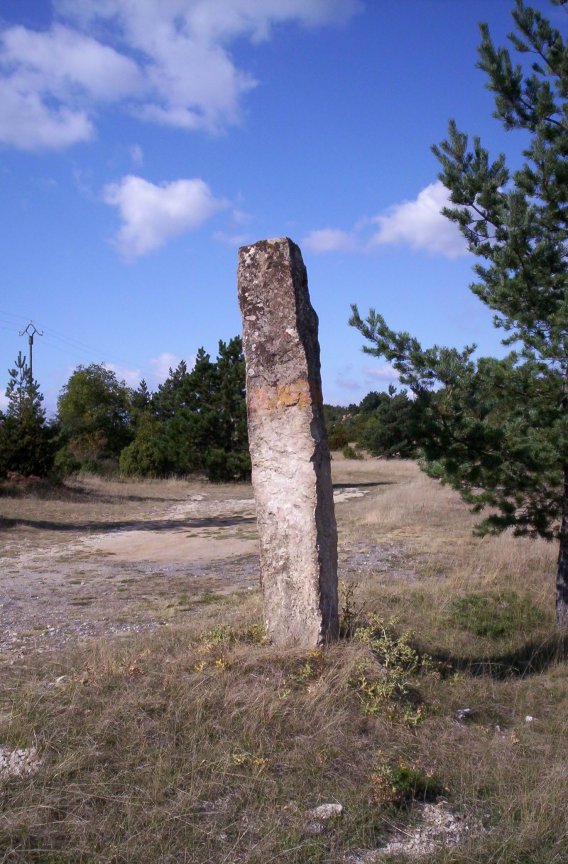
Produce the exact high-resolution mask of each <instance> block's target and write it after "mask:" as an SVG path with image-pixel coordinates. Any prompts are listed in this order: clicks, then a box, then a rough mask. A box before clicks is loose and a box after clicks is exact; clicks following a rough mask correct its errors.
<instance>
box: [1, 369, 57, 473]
mask: <svg viewBox="0 0 568 864" xmlns="http://www.w3.org/2000/svg"><path fill="white" fill-rule="evenodd" d="M9 376H10V379H9V382H8V387H7V389H6V396H7V398H8V406H7V408H6V412H5V413H4V414H1V415H0V474H6V472H8V471H15V472H17V473H19V474H24V475H26V476H29V475H32V474H35V475H38V476H45V475H46V474H48V473H49V471H50V469H51V466H52V459H53V448H52V443H51V440H50V438H51V436H50V430H49V428H48V426H47V424H46V420H45V411H44V409H43V406H42V403H43V396H42V394H41V393H40V391H39V386H38V383H37V381H34V380H33V379H32V376H31V374H30V369H29V366H28V365H27V362H26V358H25V357H23V356H22V353H21V352H20V353H19V354H18V357H17V359H16V362H15V366H14V368H13V369H10V370H9Z"/></svg>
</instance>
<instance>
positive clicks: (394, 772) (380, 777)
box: [369, 761, 444, 807]
mask: <svg viewBox="0 0 568 864" xmlns="http://www.w3.org/2000/svg"><path fill="white" fill-rule="evenodd" d="M369 782H370V785H371V794H370V796H369V803H370V804H394V805H395V806H398V807H401V806H404V805H405V804H409V803H410V802H411V801H432V800H433V799H435V798H437V797H438V795H441V794H442V792H443V791H444V787H443V785H442V783H441V782H440V781H439V780H438V779H437V778H436V777H435V776H434V774H433V773H432V772H430V771H424V770H423V769H422V768H420V767H418V766H417V765H411V764H409V763H408V762H405V761H402V762H399V764H398V765H395V766H394V768H393V767H390V766H389V765H387V764H386V763H382V764H380V765H379V767H378V768H377V770H376V771H374V772H373V773H372V774H371V776H370V778H369Z"/></svg>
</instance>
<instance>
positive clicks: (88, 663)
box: [0, 458, 568, 864]
mask: <svg viewBox="0 0 568 864" xmlns="http://www.w3.org/2000/svg"><path fill="white" fill-rule="evenodd" d="M334 469H335V470H336V472H337V471H338V470H341V472H342V473H341V475H340V476H341V480H342V483H345V482H350V483H352V484H353V485H356V484H362V485H361V488H367V489H369V490H370V491H368V492H367V494H366V495H365V496H363V497H362V498H354V499H351V500H350V501H348V502H347V503H346V504H345V505H342V506H341V508H339V509H338V517H339V528H340V538H341V541H342V546H345V545H346V544H347V546H354V547H355V548H364V549H368V550H372V549H374V550H377V560H379V561H384V562H388V561H391V562H392V563H391V564H390V565H389V564H388V563H385V564H384V566H382V565H381V566H378V567H377V566H376V565H375V566H374V565H371V564H369V565H365V564H364V563H362V564H361V566H360V567H359V568H358V570H357V571H356V572H355V573H352V574H351V575H350V579H349V582H348V583H346V584H344V586H343V588H342V601H341V605H342V619H343V627H342V631H343V634H344V636H343V638H342V639H341V641H340V642H339V643H338V644H336V645H334V646H331V647H329V648H326V649H323V650H317V651H309V652H306V651H293V650H290V651H286V652H276V651H275V650H274V649H273V648H271V647H270V646H269V645H266V644H264V642H263V628H262V625H261V614H260V607H259V596H258V594H257V593H256V592H250V591H249V592H244V593H236V594H233V595H232V596H231V598H230V602H227V597H221V596H217V597H216V596H215V594H212V595H210V596H207V602H198V600H197V598H196V599H195V600H194V601H192V600H189V602H187V603H185V604H184V611H183V612H182V611H180V612H178V613H176V616H175V617H174V618H172V619H170V623H169V626H166V627H162V628H161V629H160V630H158V631H154V632H153V633H139V634H132V635H130V636H127V637H122V638H118V637H115V638H113V639H110V638H109V639H105V640H104V641H102V640H101V641H95V642H93V641H91V642H89V643H87V644H86V645H85V646H84V647H81V646H77V647H75V648H69V649H67V650H64V651H57V652H47V653H43V654H38V655H31V654H28V655H27V657H26V658H25V662H20V661H19V662H18V663H17V664H12V665H10V658H9V656H4V657H3V658H0V660H1V662H2V670H1V671H2V678H3V681H4V686H3V689H2V694H1V697H0V700H1V702H0V747H4V748H23V747H36V748H37V751H38V754H39V757H40V759H41V762H40V765H39V768H38V770H37V772H36V773H35V774H25V775H22V776H20V777H14V776H13V777H9V778H4V779H3V780H1V781H0V784H1V785H0V802H1V803H0V850H1V851H0V860H3V861H6V862H21V864H24V862H25V864H30V862H41V864H51V862H58V864H59V862H72V864H79V862H81V864H83V862H88V864H103V862H104V864H108V862H116V864H118V862H136V864H146V862H147V864H154V862H156V861H163V862H172V864H173V862H176V864H177V862H180V861H186V862H188V864H189V862H191V864H213V862H215V864H217V862H222V861H234V862H247V864H249V862H253V864H254V862H257V864H260V862H265V861H270V860H276V861H283V862H287V864H344V862H348V861H350V860H353V861H355V860H357V859H356V858H355V857H353V856H357V855H358V856H359V857H360V858H361V857H362V855H363V853H365V854H368V855H370V853H371V850H377V849H379V848H382V847H384V846H385V845H386V844H387V843H388V842H389V841H390V842H392V841H393V839H395V838H396V839H397V840H399V841H403V840H405V839H406V840H408V838H409V837H410V836H414V832H415V831H417V830H418V828H419V826H420V825H421V824H422V821H423V818H424V816H425V811H424V810H423V809H422V808H423V806H424V802H425V801H426V802H430V805H432V806H434V807H435V808H440V810H439V812H440V813H441V814H442V816H443V815H444V814H448V813H451V814H454V816H455V818H456V819H457V818H459V819H460V820H461V822H460V824H466V825H467V826H469V830H468V831H464V833H463V834H462V835H460V837H461V839H460V842H459V844H456V845H455V846H452V845H451V844H450V843H449V842H448V843H447V844H445V841H444V840H442V839H439V842H438V846H437V848H436V849H435V851H434V852H432V853H431V855H430V857H428V858H426V859H425V860H427V861H428V864H449V862H452V864H472V862H473V864H504V862H511V864H560V862H563V861H564V860H565V858H566V856H568V833H567V832H566V830H565V827H564V821H565V820H564V811H563V807H564V800H565V796H566V793H567V792H568V781H567V777H568V771H567V765H566V758H565V752H564V751H565V732H566V728H565V727H566V721H565V718H566V711H567V707H568V689H567V686H566V675H565V662H564V653H563V651H564V647H563V641H562V639H561V638H560V637H555V636H553V635H552V634H553V630H554V620H553V614H552V606H553V604H552V586H551V585H550V582H549V579H548V577H547V571H548V569H549V568H550V565H551V561H552V560H553V555H554V550H553V548H552V547H551V545H550V544H547V543H546V542H545V541H543V540H531V539H529V538H513V537H512V536H510V535H502V536H501V537H494V538H483V539H482V538H478V537H474V536H473V535H472V532H471V528H472V524H473V520H472V516H471V515H470V514H469V512H468V510H467V507H466V506H465V505H464V504H462V503H461V502H460V499H459V497H458V496H457V493H455V492H453V491H452V490H450V489H448V488H444V487H440V486H439V485H438V484H436V483H435V482H434V481H432V480H431V479H430V478H428V477H426V476H425V475H424V474H422V473H420V472H419V471H418V469H417V468H416V466H415V464H414V463H411V462H405V461H400V460H390V461H376V460H372V461H371V460H363V461H361V460H359V461H357V462H342V461H341V459H339V458H336V459H335V460H334ZM155 482H156V481H154V484H153V485H152V494H153V495H155V494H156V490H157V486H156V485H155ZM369 483H374V484H376V485H374V486H364V484H369ZM143 488H144V487H143V485H142V484H141V485H140V492H142V490H143ZM239 494H241V493H239ZM138 497H139V496H138ZM134 505H135V506H136V507H140V503H139V502H137V501H134V502H133V505H132V506H134ZM124 506H128V504H127V502H126V501H125V504H124ZM448 536H451V537H452V543H451V544H448ZM393 549H396V550H398V552H397V555H398V557H397V558H396V559H395V558H393V557H392V553H393ZM381 550H382V551H381ZM379 553H380V554H379ZM389 555H390V556H391V557H390V558H389V557H388V556H389ZM381 556H382V557H381ZM474 597H475V598H480V599H479V600H475V601H473V600H472V599H471V598H474ZM464 609H466V610H471V609H473V611H472V612H471V614H469V613H468V617H467V619H466V623H467V625H468V626H464V618H463V617H462V616H463V610H464ZM499 615H501V618H499V617H498V616H499ZM484 616H486V617H484ZM491 616H493V617H494V619H495V621H496V622H497V624H499V622H500V626H495V627H486V626H485V625H484V623H483V622H485V621H487V620H492V618H491ZM510 616H512V617H513V619H514V620H515V622H516V626H515V627H509V626H508V623H507V622H508V621H509V617H510ZM480 624H481V626H478V625H480ZM480 631H482V632H481V635H478V634H479V632H480ZM527 718H530V719H529V720H527ZM442 801H445V802H446V804H441V803H440V802H442ZM324 803H335V804H341V805H342V806H343V811H342V812H341V813H340V814H336V815H334V816H333V817H332V818H330V819H328V820H325V821H323V822H321V823H320V822H318V820H317V818H316V817H314V816H313V815H312V811H313V809H314V808H316V807H318V806H319V805H320V804H324ZM437 812H438V811H437ZM445 818H446V821H447V820H448V819H449V816H446V817H445ZM399 829H401V831H402V832H404V833H399ZM313 832H315V833H313ZM349 856H352V857H351V859H350V857H349ZM362 860H368V861H374V860H377V861H382V860H384V861H389V862H390V861H392V862H394V861H397V864H398V862H399V861H410V860H414V859H413V858H412V857H410V855H409V854H408V853H402V854H399V857H398V858H396V856H395V855H392V856H391V857H390V858H388V857H387V856H386V855H385V856H384V857H382V858H378V857H377V858H376V859H374V858H371V857H368V858H367V859H364V858H362Z"/></svg>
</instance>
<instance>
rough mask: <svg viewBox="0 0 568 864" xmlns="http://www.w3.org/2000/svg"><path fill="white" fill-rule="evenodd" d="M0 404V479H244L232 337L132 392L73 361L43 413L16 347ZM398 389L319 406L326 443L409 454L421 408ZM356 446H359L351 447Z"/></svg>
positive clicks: (107, 373)
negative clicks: (53, 409) (52, 406)
mask: <svg viewBox="0 0 568 864" xmlns="http://www.w3.org/2000/svg"><path fill="white" fill-rule="evenodd" d="M6 396H7V399H8V404H7V408H6V410H5V411H4V412H0V477H6V476H7V475H9V474H11V473H16V474H22V475H24V476H30V475H36V476H39V477H46V476H51V477H63V476H66V475H69V474H73V473H76V472H79V471H88V472H92V473H96V474H105V475H108V474H116V473H117V472H119V473H120V474H122V475H124V476H127V477H136V476H138V477H168V476H172V475H175V476H186V475H189V474H195V473H200V474H204V475H205V476H206V477H207V478H208V479H210V480H213V481H230V480H245V479H248V478H249V477H250V471H251V464H250V456H249V452H248V439H247V415H246V400H245V363H244V356H243V350H242V342H241V339H240V337H238V336H236V337H235V338H233V339H231V340H230V341H229V342H227V343H225V342H223V341H221V342H219V350H218V355H217V357H216V359H215V360H212V359H211V357H210V356H209V354H207V353H206V352H205V350H204V349H203V348H200V349H199V351H198V352H197V356H196V359H195V363H194V365H193V367H192V368H191V370H190V369H188V366H187V364H186V362H185V361H183V360H182V361H181V362H180V363H179V365H178V366H177V367H176V368H175V369H170V371H169V374H168V377H167V378H166V380H165V381H164V382H163V384H161V385H160V386H159V387H158V389H157V390H156V392H151V391H150V390H149V389H148V386H147V384H146V382H145V381H142V382H141V383H140V385H139V387H138V389H136V390H134V389H132V388H130V387H128V386H127V385H126V383H125V382H124V381H120V380H119V379H118V378H117V376H116V374H115V373H114V372H113V371H112V370H110V369H107V368H106V367H105V366H104V365H103V364H97V363H92V364H90V365H89V366H79V367H78V368H77V369H76V370H75V371H74V372H73V373H72V375H71V376H70V378H69V380H68V382H67V384H65V386H64V387H63V388H62V390H61V393H60V395H59V398H58V401H57V414H56V416H55V417H54V418H53V419H51V420H50V421H47V420H46V414H45V410H44V407H43V396H42V394H41V393H40V390H39V386H38V383H37V381H34V380H32V378H31V376H30V370H29V367H28V365H27V362H26V358H25V357H23V356H22V354H21V353H20V354H19V355H18V358H17V360H16V363H15V366H14V368H13V369H10V370H9V383H8V387H7V390H6ZM418 407H419V406H418V405H417V403H416V402H415V401H413V400H411V399H409V398H408V396H407V394H406V392H405V391H402V392H397V391H396V390H395V388H393V387H391V388H390V389H389V392H388V393H377V392H372V393H369V394H367V396H365V398H364V399H363V400H362V401H361V403H360V404H359V405H349V406H348V407H347V408H344V407H340V406H333V405H326V406H325V408H324V410H325V415H326V422H327V428H328V434H329V443H330V448H331V449H332V450H343V451H344V452H345V454H346V455H348V456H349V455H350V456H356V455H358V454H359V453H360V451H361V450H362V449H364V450H366V451H368V452H369V453H371V454H372V455H374V456H385V457H413V456H416V455H417V453H418V444H417V442H418V441H419V440H420V438H421V432H420V429H419V426H420V412H419V410H418ZM354 447H356V448H357V449H354Z"/></svg>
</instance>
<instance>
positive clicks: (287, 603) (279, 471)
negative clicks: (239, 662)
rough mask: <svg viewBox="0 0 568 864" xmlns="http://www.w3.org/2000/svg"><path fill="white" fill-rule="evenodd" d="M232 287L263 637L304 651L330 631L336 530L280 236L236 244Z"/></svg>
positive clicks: (308, 331) (310, 367) (308, 326)
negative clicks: (239, 321) (242, 366)
mask: <svg viewBox="0 0 568 864" xmlns="http://www.w3.org/2000/svg"><path fill="white" fill-rule="evenodd" d="M238 286H239V304H240V307H241V313H242V317H243V344H244V353H245V360H246V368H247V410H248V434H249V445H250V452H251V458H252V482H253V489H254V496H255V500H256V509H257V520H258V530H259V535H260V570H261V581H262V590H263V598H264V620H265V624H266V630H267V633H268V636H269V638H270V639H271V641H272V642H273V643H274V644H275V645H280V646H293V645H297V646H303V647H314V646H317V645H321V644H323V643H324V642H326V641H329V640H331V639H335V638H336V637H337V633H338V612H337V528H336V523H335V511H334V507H333V488H332V483H331V468H330V458H329V448H328V444H327V434H326V430H325V424H324V419H323V403H322V394H321V376H320V354H319V342H318V318H317V315H316V313H315V311H314V309H313V307H312V305H311V303H310V296H309V293H308V280H307V274H306V268H305V266H304V262H303V260H302V253H301V252H300V249H299V248H298V246H296V244H295V243H293V242H292V241H291V240H289V239H288V238H287V237H282V238H278V239H275V240H261V241H260V242H259V243H255V244H254V245H252V246H243V247H242V248H241V249H240V250H239V269H238Z"/></svg>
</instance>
